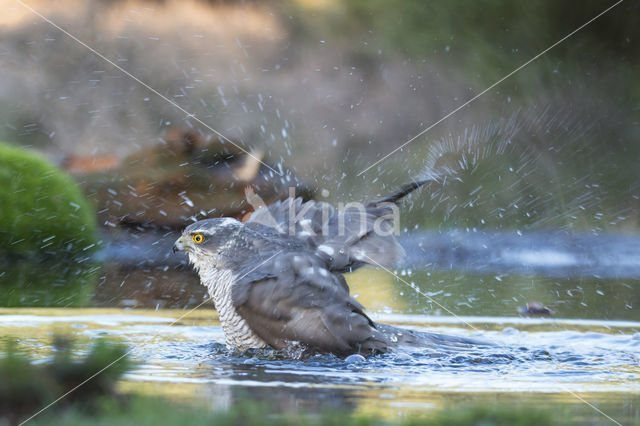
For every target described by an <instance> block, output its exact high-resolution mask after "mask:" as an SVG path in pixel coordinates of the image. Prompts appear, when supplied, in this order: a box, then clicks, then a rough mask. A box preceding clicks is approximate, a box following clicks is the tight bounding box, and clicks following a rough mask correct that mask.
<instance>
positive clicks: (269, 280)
mask: <svg viewBox="0 0 640 426" xmlns="http://www.w3.org/2000/svg"><path fill="white" fill-rule="evenodd" d="M419 186H420V185H419V184H415V183H412V184H410V185H407V186H405V187H404V188H403V189H402V190H401V191H400V192H398V193H396V194H394V195H392V196H389V197H386V198H385V199H383V201H384V203H381V202H375V203H369V204H367V205H363V206H362V208H361V209H359V210H358V211H349V210H346V211H335V210H334V209H333V208H332V207H331V206H329V205H328V204H326V203H320V202H313V201H309V202H307V203H302V201H301V200H300V199H295V200H294V199H287V200H285V201H284V202H278V203H276V204H273V205H271V206H269V207H265V208H260V209H259V210H258V211H256V212H255V213H254V214H253V215H252V216H251V218H250V220H249V221H248V222H247V223H245V224H243V223H241V222H239V221H237V220H235V219H230V218H222V219H206V220H202V221H198V222H196V223H193V224H191V225H189V226H188V227H187V228H186V229H185V230H184V232H183V234H182V237H180V239H178V241H176V244H175V246H174V249H176V250H184V251H186V252H187V253H188V254H189V260H190V262H191V263H192V264H193V265H194V267H195V268H196V270H197V271H198V273H199V275H200V279H201V282H202V284H203V285H205V286H206V287H207V288H208V291H209V294H210V295H211V297H212V299H213V301H214V304H215V306H216V309H217V310H218V314H219V318H220V322H221V324H222V329H223V331H224V334H225V339H226V344H227V346H228V347H229V348H235V349H238V350H241V351H244V350H247V349H254V348H263V347H266V346H271V347H273V348H275V349H279V350H282V351H284V352H285V353H289V354H293V353H296V354H300V353H317V352H321V353H334V354H336V355H350V354H355V353H358V354H362V355H372V354H377V353H384V352H389V351H392V350H394V349H396V348H398V347H400V346H409V347H414V348H416V347H419V348H431V349H434V350H436V351H438V350H440V349H443V348H465V347H470V346H472V345H473V344H475V343H476V342H473V341H471V340H467V339H463V338H456V337H450V336H443V335H438V334H433V333H423V332H417V331H412V330H404V329H399V328H395V327H392V326H388V325H384V324H378V323H375V322H374V321H372V320H371V319H370V318H369V317H368V316H367V315H366V314H365V313H364V308H363V307H362V306H361V305H360V304H359V303H358V302H357V301H356V300H355V299H354V298H352V297H351V296H350V294H349V287H348V286H347V284H346V282H345V280H344V277H343V276H342V274H343V273H344V272H347V271H351V270H354V269H357V268H358V267H360V266H363V265H365V264H372V265H389V264H391V263H393V262H395V261H396V260H397V259H398V258H399V257H400V256H401V255H402V253H403V251H402V248H401V247H400V246H399V245H398V243H397V242H396V240H395V238H394V236H393V233H392V232H390V231H392V226H393V222H392V221H393V215H391V213H392V212H393V207H395V204H393V203H395V201H397V199H399V198H401V197H402V196H404V195H406V193H408V192H410V191H411V190H413V189H416V188H417V187H419ZM409 187H411V189H410V190H407V188H409ZM394 196H395V198H394Z"/></svg>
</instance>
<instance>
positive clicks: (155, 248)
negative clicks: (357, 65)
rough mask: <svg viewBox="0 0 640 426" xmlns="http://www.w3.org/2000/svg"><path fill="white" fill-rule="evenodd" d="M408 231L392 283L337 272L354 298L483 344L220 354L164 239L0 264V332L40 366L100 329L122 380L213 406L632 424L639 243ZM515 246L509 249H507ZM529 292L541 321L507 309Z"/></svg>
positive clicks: (636, 402)
mask: <svg viewBox="0 0 640 426" xmlns="http://www.w3.org/2000/svg"><path fill="white" fill-rule="evenodd" d="M472 237H473V238H472ZM412 238H413V239H411V238H409V237H406V238H404V240H403V243H404V244H405V247H406V248H407V263H405V264H404V265H403V266H402V267H400V268H399V269H398V270H397V276H396V277H394V276H393V275H391V274H389V273H388V272H385V271H383V270H379V269H373V268H363V269H361V270H360V271H358V272H356V273H354V274H348V275H347V281H348V283H349V286H350V288H351V292H352V294H353V295H354V297H356V298H357V299H358V300H359V301H360V302H361V303H362V304H363V305H364V306H365V307H366V308H367V312H368V313H370V314H371V315H372V316H373V317H374V318H375V319H376V320H378V321H381V322H386V323H390V324H394V325H398V326H402V327H408V328H415V329H419V330H427V331H432V332H440V333H445V334H451V335H458V336H464V337H473V338H477V339H482V340H485V341H490V342H491V343H493V346H491V347H487V348H482V349H477V350H472V351H465V352H460V353H450V354H444V355H443V356H434V354H433V353H428V352H424V353H420V352H410V353H396V354H388V355H382V356H376V357H372V358H369V359H366V360H360V361H358V360H351V361H347V360H344V359H340V358H336V357H333V356H328V355H323V356H317V357H312V358H308V359H303V360H284V359H279V358H277V357H275V356H274V355H273V354H271V353H268V352H267V353H264V352H261V353H255V354H234V353H230V352H229V351H227V350H226V348H225V347H224V345H223V344H222V343H221V342H223V341H224V336H223V334H222V330H221V328H220V325H219V322H218V320H217V316H216V313H215V311H214V310H213V309H212V305H211V303H210V302H206V303H204V304H203V305H202V306H201V307H199V308H198V309H197V310H195V311H193V312H190V310H191V309H193V308H196V307H197V306H199V305H200V304H202V302H203V300H204V299H205V297H206V292H205V289H204V287H202V286H201V285H199V283H198V278H197V276H196V275H195V273H193V271H192V270H191V268H188V267H186V265H184V264H182V263H181V261H180V259H179V258H177V259H176V258H174V257H172V255H171V253H170V251H169V249H170V244H171V243H172V241H173V240H174V236H173V235H172V234H170V233H168V234H166V235H164V236H162V237H161V238H160V237H158V236H157V235H156V236H155V237H154V238H151V237H149V236H144V235H142V236H139V238H137V239H136V238H129V239H133V240H136V241H138V240H139V243H136V244H138V245H135V244H134V245H132V246H131V247H129V246H126V245H125V246H122V247H125V248H126V247H128V248H127V249H126V250H125V249H123V248H122V247H120V246H119V245H118V244H119V243H115V245H114V243H112V244H111V245H108V246H107V249H106V250H104V251H102V252H101V253H100V255H101V256H104V258H98V259H95V260H94V261H93V262H91V261H87V262H86V263H85V264H82V265H80V266H78V265H64V264H54V265H32V264H6V265H0V288H2V289H3V292H2V293H0V306H5V307H4V308H0V340H1V339H14V338H17V339H18V341H19V342H20V344H21V345H23V346H25V347H27V348H28V349H29V350H30V351H31V352H32V353H34V354H35V356H36V357H37V358H38V359H39V360H44V359H47V358H48V357H49V356H51V351H52V342H51V337H52V334H53V333H54V332H55V333H69V334H72V335H74V336H75V337H76V338H77V341H78V342H79V343H80V344H81V345H80V348H83V349H80V350H86V349H88V348H89V345H90V344H91V343H92V342H93V341H94V340H95V338H97V337H99V336H102V335H109V336H113V337H115V338H118V339H121V340H123V341H124V342H125V343H126V344H127V345H128V346H129V347H130V348H131V351H132V352H131V355H132V356H133V358H134V359H135V360H137V361H139V364H138V365H137V367H136V368H135V369H134V370H133V371H132V372H131V373H129V374H128V375H127V376H126V377H125V379H124V380H123V381H122V383H121V386H122V387H123V388H124V389H125V390H136V391H141V392H144V393H149V394H161V395H163V396H166V397H169V398H172V399H177V400H194V399H195V400H200V401H201V402H202V401H204V403H205V404H207V405H208V406H210V407H211V408H213V409H215V408H226V407H229V406H231V405H232V404H233V403H234V401H236V400H239V399H243V398H253V399H257V400H260V401H263V402H264V403H265V406H266V407H267V409H268V410H272V411H274V412H281V411H283V410H305V411H311V412H320V411H325V410H328V409H331V410H334V409H339V410H348V411H352V412H355V413H359V414H367V415H375V416H382V417H385V418H389V419H395V418H399V417H403V416H408V415H428V413H430V412H433V411H434V410H436V409H441V408H446V407H448V406H449V405H454V406H456V407H457V406H458V405H459V404H460V403H468V404H483V405H484V404H488V405H495V404H509V405H514V404H515V405H533V406H536V407H542V408H550V409H552V410H553V412H554V413H558V415H559V416H562V419H563V421H565V422H566V421H567V419H569V420H570V422H573V423H575V424H598V423H601V424H610V423H611V421H610V420H609V419H608V418H607V417H606V416H604V415H602V414H601V413H599V412H598V411H596V410H595V409H594V408H593V407H592V406H590V405H589V404H592V405H593V406H595V407H596V408H597V409H599V410H601V411H603V412H604V413H606V414H607V415H609V416H611V417H612V418H614V419H615V420H616V421H618V422H621V423H622V424H628V423H638V422H640V316H639V315H638V311H637V309H638V308H637V307H638V306H639V305H640V292H638V291H637V288H638V286H640V274H639V271H640V270H639V269H638V267H637V266H638V263H637V262H636V260H637V259H636V258H637V256H638V255H640V251H639V250H638V247H640V246H638V245H637V244H636V242H637V239H634V238H627V237H614V236H610V237H607V239H604V240H602V241H604V242H605V243H607V244H608V245H607V244H605V246H606V247H604V248H603V246H602V245H599V244H595V243H594V241H592V238H591V237H590V236H586V235H582V236H576V235H565V236H558V234H554V236H553V237H551V236H549V235H546V234H545V235H542V234H535V235H533V234H532V235H525V236H521V235H518V234H514V235H511V236H508V235H507V234H495V235H493V234H492V235H484V234H478V235H475V236H470V235H469V234H468V233H465V234H464V238H462V237H461V236H460V235H458V234H455V233H446V234H440V235H436V234H429V235H427V234H421V236H420V237H419V238H418V237H415V236H414V237H412ZM125 240H127V239H126V238H125ZM598 241H600V240H598ZM123 244H124V243H123ZM127 244H130V245H131V244H132V243H130V242H128V243H127ZM163 245H164V246H163ZM118 247H120V248H118ZM550 252H553V255H549V256H546V257H545V256H541V255H540V253H550ZM513 253H520V254H521V256H520V257H517V258H515V260H514V258H513V256H512V257H509V256H505V254H506V255H511V254H513ZM522 253H524V254H525V255H522ZM558 253H561V254H563V255H562V256H560V257H559V258H558V257H557V256H558ZM622 254H627V255H629V256H631V257H632V258H633V259H635V260H633V262H631V263H629V264H626V263H625V264H613V263H612V260H611V259H614V260H616V261H619V260H620V259H627V258H629V256H627V257H624V256H622ZM523 256H524V257H523ZM569 257H571V259H574V260H575V262H574V263H572V264H567V262H566V260H567V259H568V258H569ZM530 258H535V260H536V262H534V263H532V262H531V261H530V260H531V259H530ZM523 259H525V260H526V259H529V260H527V261H524V260H523ZM558 259H559V260H560V262H559V261H558ZM594 259H595V260H597V261H594ZM533 301H537V302H540V303H542V304H543V305H545V306H547V307H549V308H550V309H551V310H552V311H553V314H552V316H551V317H543V318H528V317H523V316H521V315H520V314H519V311H518V308H520V307H522V306H524V305H525V304H526V303H528V302H533ZM11 306H16V308H11ZM18 306H19V307H20V308H17V307H18ZM25 306H32V308H25ZM186 314H188V315H186ZM183 315H186V316H185V317H182V316H183ZM174 322H175V324H173V323H174ZM0 343H1V342H0ZM0 347H1V346H0Z"/></svg>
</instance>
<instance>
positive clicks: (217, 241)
mask: <svg viewBox="0 0 640 426" xmlns="http://www.w3.org/2000/svg"><path fill="white" fill-rule="evenodd" d="M242 226H243V225H242V223H241V222H240V221H238V220H236V219H232V218H228V217H225V218H217V219H205V220H200V221H198V222H195V223H192V224H191V225H189V226H187V227H186V228H185V230H184V231H183V232H182V235H181V236H180V238H178V239H177V240H176V242H175V243H174V244H173V252H174V253H175V252H177V251H184V252H186V253H187V254H188V255H189V261H190V262H191V263H193V265H194V266H195V267H196V268H197V269H201V268H202V267H204V266H219V263H220V254H221V253H222V252H224V251H225V250H226V249H228V248H229V247H230V245H231V244H233V242H234V237H235V235H236V234H237V233H238V231H240V229H241V228H242Z"/></svg>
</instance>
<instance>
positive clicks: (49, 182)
mask: <svg viewBox="0 0 640 426" xmlns="http://www.w3.org/2000/svg"><path fill="white" fill-rule="evenodd" d="M0 187H2V191H0V251H3V252H5V253H6V254H9V255H16V256H20V257H35V256H39V255H40V256H41V255H45V256H46V255H49V256H50V255H62V254H65V255H68V254H81V253H86V252H87V251H89V250H91V249H92V248H93V247H95V243H96V240H97V226H96V219H95V214H94V212H93V210H92V208H91V207H90V205H89V204H88V203H87V201H86V200H85V198H84V196H83V195H82V193H81V191H80V189H79V188H78V186H77V185H76V183H75V182H74V181H73V180H72V179H71V178H70V177H68V176H67V175H66V174H64V172H62V171H60V170H59V169H57V168H56V167H55V166H53V165H52V164H50V163H49V162H47V161H46V160H45V159H43V158H41V157H39V156H38V155H37V154H35V153H33V152H29V151H26V150H24V149H21V148H17V147H14V146H11V145H8V144H4V143H0Z"/></svg>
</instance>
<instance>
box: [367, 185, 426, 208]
mask: <svg viewBox="0 0 640 426" xmlns="http://www.w3.org/2000/svg"><path fill="white" fill-rule="evenodd" d="M430 181H431V179H423V180H418V181H413V182H410V183H408V184H406V185H404V186H403V187H402V188H400V190H399V191H397V192H394V193H393V194H391V195H387V196H386V197H384V198H380V199H379V200H376V201H372V202H370V203H369V206H371V207H374V206H377V205H378V204H381V203H397V202H398V201H399V200H400V199H402V198H403V197H406V196H407V195H409V194H410V193H412V192H413V191H415V190H416V189H418V188H420V187H421V186H422V185H424V184H425V183H427V182H430Z"/></svg>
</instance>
